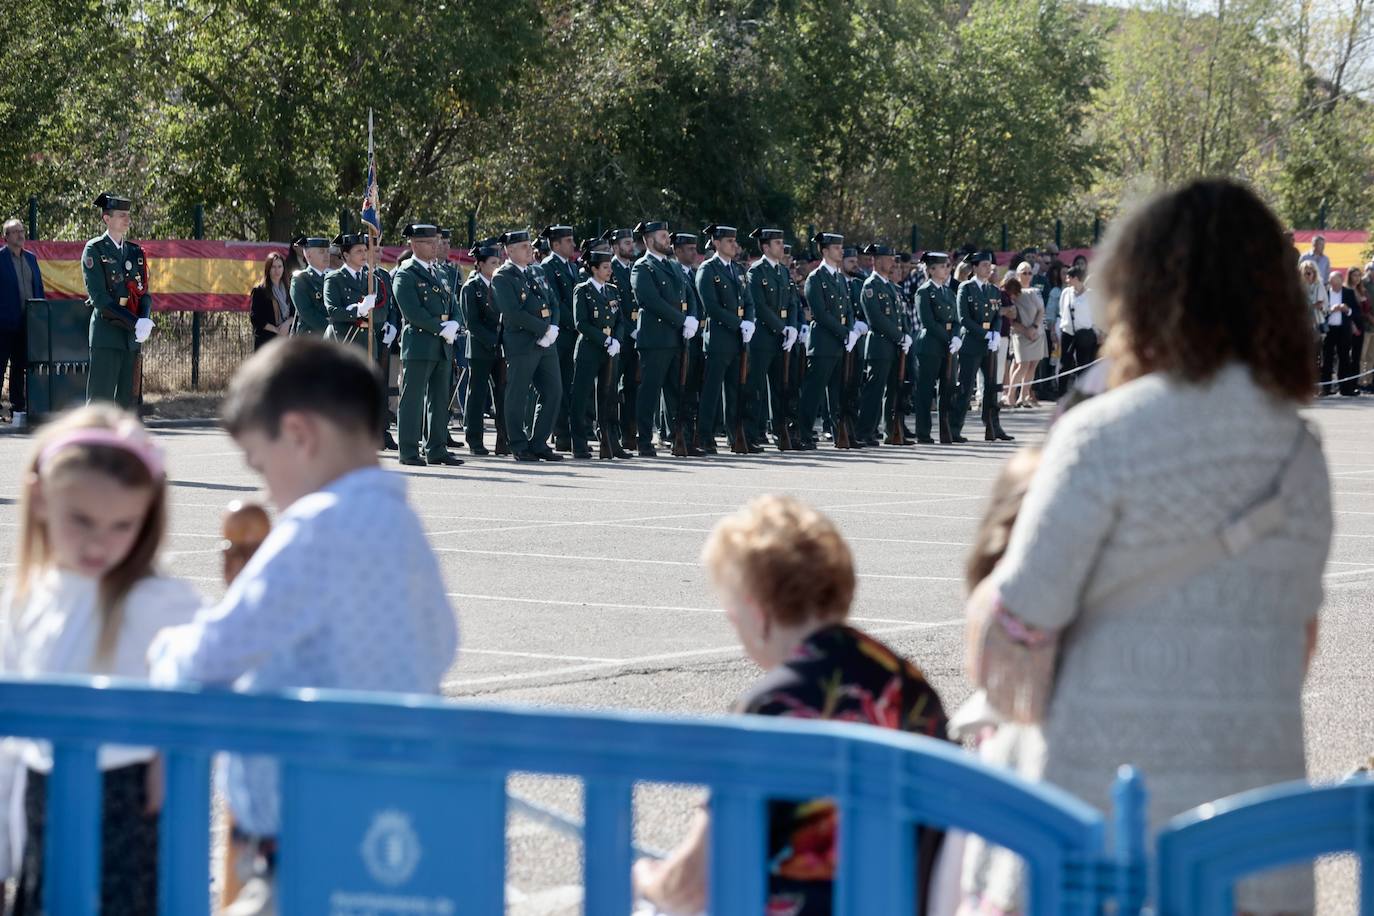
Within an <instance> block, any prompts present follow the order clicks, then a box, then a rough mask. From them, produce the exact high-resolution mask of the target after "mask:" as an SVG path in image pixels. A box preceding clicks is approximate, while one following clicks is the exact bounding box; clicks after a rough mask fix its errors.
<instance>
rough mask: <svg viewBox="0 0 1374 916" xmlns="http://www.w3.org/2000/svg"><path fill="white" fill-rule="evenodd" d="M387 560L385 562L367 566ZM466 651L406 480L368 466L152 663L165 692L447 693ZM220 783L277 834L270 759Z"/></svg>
mask: <svg viewBox="0 0 1374 916" xmlns="http://www.w3.org/2000/svg"><path fill="white" fill-rule="evenodd" d="M379 554H383V555H385V556H386V558H387V560H386V562H385V563H377V562H372V561H371V560H370V559H368V558H370V557H375V556H377V555H379ZM360 557H361V558H362V559H361V560H360V559H359V558H360ZM457 649H458V620H457V617H456V615H455V614H454V611H453V608H452V607H451V606H450V604H449V601H448V597H447V595H446V594H445V590H444V580H443V576H442V575H441V574H440V572H439V564H438V562H437V561H436V560H435V558H434V552H433V551H432V550H431V549H430V546H429V541H428V540H427V539H426V538H425V533H424V529H423V528H422V527H421V524H420V519H419V518H418V517H417V516H416V514H415V512H414V511H413V510H412V509H411V508H410V506H409V504H408V503H407V502H406V493H405V479H404V478H403V477H401V476H400V475H397V474H392V473H388V472H386V471H383V470H381V469H380V468H368V469H364V470H359V471H354V472H352V473H349V474H346V475H344V476H343V477H341V478H339V479H338V480H336V481H334V482H333V483H332V484H330V485H329V486H327V487H325V488H324V489H322V490H320V491H318V492H316V493H312V494H310V495H309V496H304V497H302V498H301V499H299V500H297V501H296V502H295V503H293V504H292V505H291V506H290V507H289V508H288V509H287V510H286V511H285V512H283V513H282V515H281V518H280V519H279V520H278V523H277V526H276V528H275V529H274V530H273V531H272V533H271V535H270V536H269V537H268V539H267V540H266V541H264V542H263V544H262V546H261V547H260V548H259V549H258V552H257V553H256V554H255V555H254V556H253V559H252V560H251V561H249V563H248V565H247V566H245V567H244V569H243V572H241V573H240V574H239V576H238V578H237V579H235V580H234V582H233V584H232V585H231V586H230V588H229V591H228V593H227V594H226V595H225V596H224V600H223V601H221V602H220V603H219V604H218V605H216V606H215V607H212V608H207V609H206V610H204V611H202V612H201V613H200V614H199V615H198V616H197V617H196V619H195V620H194V622H192V623H190V624H187V625H185V626H180V627H173V628H171V629H167V630H163V631H162V633H161V634H160V635H159V637H158V638H157V640H156V641H155V642H154V643H153V646H152V648H151V649H150V650H149V652H148V656H149V661H150V663H151V679H152V681H153V683H155V684H163V685H169V684H175V683H178V682H185V681H193V682H198V683H203V684H233V685H234V686H235V687H236V688H238V689H241V690H260V691H271V690H281V689H287V688H301V687H320V688H330V687H333V688H342V689H347V690H381V691H392V692H399V693H436V692H438V690H439V687H440V684H441V679H442V677H443V675H444V672H446V671H447V670H448V669H449V667H450V666H451V665H452V664H453V661H454V655H455V653H456V652H457ZM220 780H221V781H220V787H221V789H222V791H224V792H225V793H226V794H227V796H228V798H229V806H230V808H231V809H232V810H233V812H234V819H235V821H236V823H237V825H238V826H239V828H240V829H242V830H243V831H244V832H246V833H249V834H253V835H256V836H273V835H275V834H276V832H277V830H278V824H279V823H280V817H279V803H278V794H277V767H276V765H275V763H274V762H273V761H272V759H271V758H264V757H242V756H237V755H228V756H227V757H226V759H225V761H224V766H223V767H222V768H221V770H220Z"/></svg>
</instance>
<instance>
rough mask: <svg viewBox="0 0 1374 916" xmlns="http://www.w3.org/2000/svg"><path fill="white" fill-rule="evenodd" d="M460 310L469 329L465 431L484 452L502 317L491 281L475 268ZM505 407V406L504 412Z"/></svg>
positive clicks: (472, 445)
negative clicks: (483, 437) (487, 415)
mask: <svg viewBox="0 0 1374 916" xmlns="http://www.w3.org/2000/svg"><path fill="white" fill-rule="evenodd" d="M458 310H459V313H460V314H461V315H462V316H463V324H464V325H465V326H466V327H467V329H468V334H467V345H466V346H467V350H466V353H465V355H466V357H467V361H468V398H467V403H466V404H464V405H463V434H464V438H465V439H466V440H467V443H468V448H472V449H477V450H478V451H480V450H481V449H483V448H485V447H486V446H485V445H484V444H483V442H482V436H483V431H484V429H485V426H486V421H485V419H484V418H485V416H486V412H487V404H488V403H489V401H488V399H489V398H490V397H492V396H493V388H492V380H493V378H494V377H495V372H496V362H497V360H498V359H499V358H500V354H501V343H500V341H501V316H500V314H499V313H498V312H497V311H496V302H495V300H494V298H493V294H492V287H491V284H490V283H488V282H487V281H486V280H484V279H483V278H482V273H481V271H477V270H474V271H473V272H472V274H471V276H469V277H468V282H466V283H464V284H463V289H462V291H461V292H460V293H459V296H458ZM504 412H505V408H504V406H503V407H502V413H503V415H504Z"/></svg>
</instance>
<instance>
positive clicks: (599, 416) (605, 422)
mask: <svg viewBox="0 0 1374 916" xmlns="http://www.w3.org/2000/svg"><path fill="white" fill-rule="evenodd" d="M614 365H615V357H614V356H607V357H606V369H605V372H604V373H603V374H602V378H601V380H600V384H601V397H599V398H597V408H596V425H597V433H598V438H599V439H600V446H599V449H598V457H600V458H601V459H602V460H603V461H604V460H606V459H608V458H610V457H611V454H612V452H611V410H612V408H611V405H612V403H613V402H614V400H615V388H614V383H613V381H612V380H613V379H614V378H615V373H614V372H612V367H613V366H614Z"/></svg>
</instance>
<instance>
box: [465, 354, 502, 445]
mask: <svg viewBox="0 0 1374 916" xmlns="http://www.w3.org/2000/svg"><path fill="white" fill-rule="evenodd" d="M495 371H496V360H495V358H493V357H489V356H472V357H469V358H468V399H467V403H466V404H464V405H463V436H464V438H465V439H466V440H467V443H468V445H469V446H480V445H481V444H482V436H483V433H484V431H485V429H486V413H487V405H488V404H490V403H491V398H492V390H491V379H492V374H493V373H494V372H495Z"/></svg>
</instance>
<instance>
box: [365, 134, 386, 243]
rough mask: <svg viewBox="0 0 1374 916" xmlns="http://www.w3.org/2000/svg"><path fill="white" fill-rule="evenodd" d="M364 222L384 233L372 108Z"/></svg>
mask: <svg viewBox="0 0 1374 916" xmlns="http://www.w3.org/2000/svg"><path fill="white" fill-rule="evenodd" d="M362 211H363V212H362V217H363V223H365V224H366V225H368V226H371V227H372V232H373V233H374V234H375V235H378V236H380V235H381V234H382V221H381V219H379V218H378V216H377V157H376V155H375V154H374V153H373V151H372V109H371V108H369V109H368V110H367V190H366V191H364V192H363V207H362Z"/></svg>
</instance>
